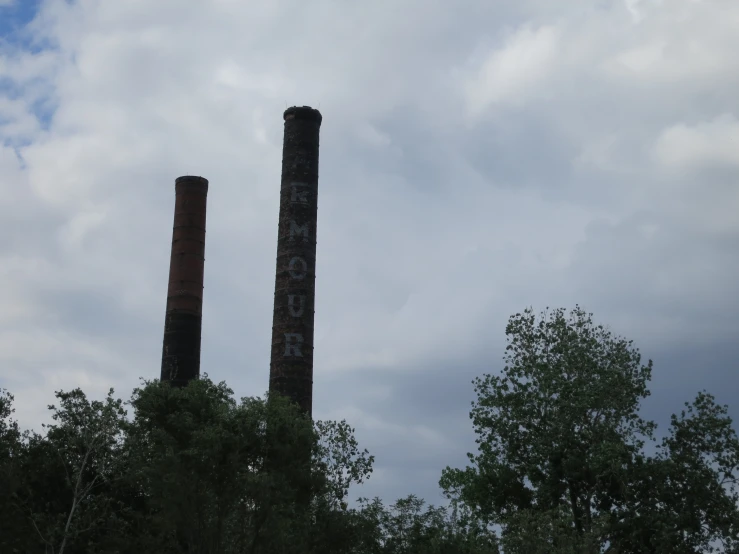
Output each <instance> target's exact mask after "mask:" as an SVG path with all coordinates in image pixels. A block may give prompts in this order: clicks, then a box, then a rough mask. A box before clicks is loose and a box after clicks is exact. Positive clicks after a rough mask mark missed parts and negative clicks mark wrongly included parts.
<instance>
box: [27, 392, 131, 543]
mask: <svg viewBox="0 0 739 554" xmlns="http://www.w3.org/2000/svg"><path fill="white" fill-rule="evenodd" d="M55 396H56V398H57V399H58V400H59V403H60V406H59V407H57V406H54V405H51V406H49V409H50V410H51V411H52V419H53V420H54V421H55V423H52V424H49V425H45V426H44V427H45V428H46V434H45V435H40V434H37V433H32V432H26V433H25V434H24V435H23V441H22V445H21V446H20V448H19V449H18V454H17V456H16V490H15V492H14V495H13V502H14V506H15V508H16V510H17V512H16V513H19V514H22V515H23V517H24V519H25V520H26V522H27V524H28V525H30V528H29V529H26V530H25V531H21V530H18V531H21V532H25V533H26V535H27V536H28V541H30V542H31V543H33V542H36V543H40V545H41V548H43V549H44V551H45V552H49V553H52V554H64V553H65V552H68V551H70V550H72V551H74V550H76V548H75V546H74V545H75V543H77V542H79V541H83V544H84V542H85V541H86V539H87V537H88V536H89V535H90V534H92V533H94V532H95V531H96V530H100V529H101V528H105V527H106V526H107V525H108V524H110V522H109V520H108V519H109V518H110V517H113V514H114V512H115V506H114V504H113V502H112V500H111V498H110V496H109V495H108V494H107V490H106V489H107V488H108V487H109V486H110V484H111V482H112V481H113V480H115V479H117V478H118V476H119V474H120V472H119V470H118V468H117V467H116V464H117V462H118V460H119V455H118V454H119V452H120V441H121V433H122V425H123V421H124V418H125V415H126V413H125V410H124V409H123V405H122V401H121V400H117V399H114V398H113V390H112V389H111V390H110V391H109V393H108V396H107V398H106V399H105V400H104V401H92V402H91V401H89V400H88V399H87V397H86V396H85V394H84V393H83V392H82V391H81V390H80V389H75V390H73V391H71V392H64V391H58V392H57V393H56V394H55ZM34 550H36V548H34Z"/></svg>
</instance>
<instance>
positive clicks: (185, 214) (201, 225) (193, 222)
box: [161, 176, 208, 386]
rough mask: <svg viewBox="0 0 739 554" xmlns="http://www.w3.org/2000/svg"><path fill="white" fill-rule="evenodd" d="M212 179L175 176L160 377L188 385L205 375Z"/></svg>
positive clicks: (176, 383)
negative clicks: (205, 282)
mask: <svg viewBox="0 0 739 554" xmlns="http://www.w3.org/2000/svg"><path fill="white" fill-rule="evenodd" d="M207 195H208V180H207V179H205V178H203V177H193V176H184V177H178V178H177V179H176V180H175V210H174V228H173V230H172V256H171V258H170V265H169V287H168V290H167V312H166V316H165V320H164V344H163V348H162V372H161V380H162V381H170V382H171V383H172V385H174V386H184V385H186V384H187V383H188V382H189V381H190V380H191V379H196V378H197V377H199V376H200V332H201V327H202V315H203V274H204V265H205V209H206V199H207Z"/></svg>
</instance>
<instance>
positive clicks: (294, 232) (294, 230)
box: [290, 219, 308, 242]
mask: <svg viewBox="0 0 739 554" xmlns="http://www.w3.org/2000/svg"><path fill="white" fill-rule="evenodd" d="M296 236H301V237H303V242H308V224H307V223H304V224H303V225H298V224H297V223H295V221H293V220H292V219H291V220H290V242H292V241H294V240H295V237H296Z"/></svg>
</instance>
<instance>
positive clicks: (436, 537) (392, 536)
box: [358, 495, 498, 554]
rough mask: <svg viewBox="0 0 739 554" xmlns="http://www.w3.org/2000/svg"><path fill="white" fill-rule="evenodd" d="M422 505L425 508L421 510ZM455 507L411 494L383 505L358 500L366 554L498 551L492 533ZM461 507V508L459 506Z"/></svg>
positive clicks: (480, 553) (485, 553) (481, 553)
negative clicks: (447, 506)
mask: <svg viewBox="0 0 739 554" xmlns="http://www.w3.org/2000/svg"><path fill="white" fill-rule="evenodd" d="M424 508H425V509H424ZM458 510H459V508H458V507H455V508H454V509H452V510H451V512H450V510H449V509H446V508H443V507H434V506H426V504H425V502H424V501H423V500H421V499H419V498H417V497H415V496H413V495H411V496H409V497H407V498H402V499H399V500H397V501H396V502H395V503H394V504H392V505H391V506H390V507H389V508H385V507H384V506H383V504H382V501H381V500H380V499H379V498H375V499H374V500H372V501H368V500H367V499H360V510H359V512H358V513H359V515H360V517H361V518H362V519H363V523H364V535H363V540H362V547H361V549H360V551H361V552H362V553H366V554H498V547H497V544H496V540H495V535H494V534H493V533H492V532H490V531H489V530H488V529H486V528H485V527H484V526H483V525H481V524H480V523H479V522H478V521H477V520H475V519H474V518H472V517H471V516H470V514H465V515H464V516H460V514H459V513H458ZM462 510H464V508H462Z"/></svg>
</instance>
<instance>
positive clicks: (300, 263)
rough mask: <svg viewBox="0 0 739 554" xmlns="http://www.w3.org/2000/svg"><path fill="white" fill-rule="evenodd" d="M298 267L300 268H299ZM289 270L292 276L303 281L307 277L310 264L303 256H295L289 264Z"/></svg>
mask: <svg viewBox="0 0 739 554" xmlns="http://www.w3.org/2000/svg"><path fill="white" fill-rule="evenodd" d="M298 267H299V268H300V269H298ZM287 270H288V271H289V272H290V277H292V278H293V279H295V280H297V281H302V280H303V279H305V275H306V273H307V272H308V264H307V263H306V261H305V260H304V259H303V258H299V257H297V256H296V257H294V258H293V259H292V260H290V263H289V264H288V266H287Z"/></svg>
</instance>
